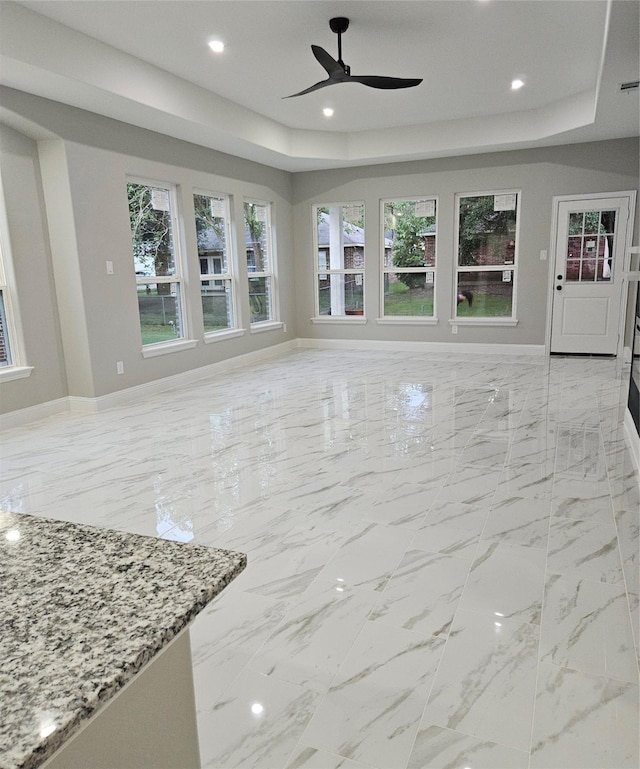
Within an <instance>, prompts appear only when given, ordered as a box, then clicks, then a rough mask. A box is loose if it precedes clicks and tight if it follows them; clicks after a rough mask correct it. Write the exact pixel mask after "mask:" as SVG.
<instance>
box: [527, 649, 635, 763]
mask: <svg viewBox="0 0 640 769" xmlns="http://www.w3.org/2000/svg"><path fill="white" fill-rule="evenodd" d="M638 723H640V712H639V711H638V686H637V685H634V684H627V683H624V682H622V681H615V680H612V679H610V678H601V677H597V676H591V675H587V674H586V673H580V672H577V671H574V670H567V669H566V668H561V667H556V666H555V665H548V664H545V663H542V664H541V665H540V670H539V673H538V694H537V697H536V710H535V721H534V728H533V741H532V750H531V769H637V766H638Z"/></svg>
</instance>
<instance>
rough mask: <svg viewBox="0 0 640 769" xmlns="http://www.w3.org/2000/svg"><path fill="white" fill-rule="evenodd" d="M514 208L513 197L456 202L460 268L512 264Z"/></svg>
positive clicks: (486, 196) (514, 235) (506, 195)
mask: <svg viewBox="0 0 640 769" xmlns="http://www.w3.org/2000/svg"><path fill="white" fill-rule="evenodd" d="M517 206H518V199H517V195H516V193H508V194H496V195H478V196H474V197H464V198H460V213H459V219H458V235H459V241H458V264H459V265H460V266H461V267H467V266H474V267H477V266H482V265H502V264H505V265H506V264H514V262H515V249H516V218H517Z"/></svg>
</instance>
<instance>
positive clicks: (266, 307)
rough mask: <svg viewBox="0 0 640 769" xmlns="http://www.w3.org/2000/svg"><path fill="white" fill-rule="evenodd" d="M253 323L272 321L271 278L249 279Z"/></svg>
mask: <svg viewBox="0 0 640 769" xmlns="http://www.w3.org/2000/svg"><path fill="white" fill-rule="evenodd" d="M249 306H250V308H251V322H252V323H259V322H260V321H263V320H271V278H249Z"/></svg>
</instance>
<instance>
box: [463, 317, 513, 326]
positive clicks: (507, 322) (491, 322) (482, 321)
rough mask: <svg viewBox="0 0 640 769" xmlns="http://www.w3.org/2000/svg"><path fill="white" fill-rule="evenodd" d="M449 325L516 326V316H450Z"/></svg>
mask: <svg viewBox="0 0 640 769" xmlns="http://www.w3.org/2000/svg"><path fill="white" fill-rule="evenodd" d="M449 325H450V326H517V325H518V321H517V319H516V318H450V319H449Z"/></svg>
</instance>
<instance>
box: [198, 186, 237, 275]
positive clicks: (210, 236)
mask: <svg viewBox="0 0 640 769" xmlns="http://www.w3.org/2000/svg"><path fill="white" fill-rule="evenodd" d="M193 205H194V209H195V214H196V236H197V240H198V257H199V259H200V274H201V275H222V274H226V273H228V272H229V267H228V257H227V221H226V201H225V199H224V198H218V197H212V196H210V195H194V196H193Z"/></svg>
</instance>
